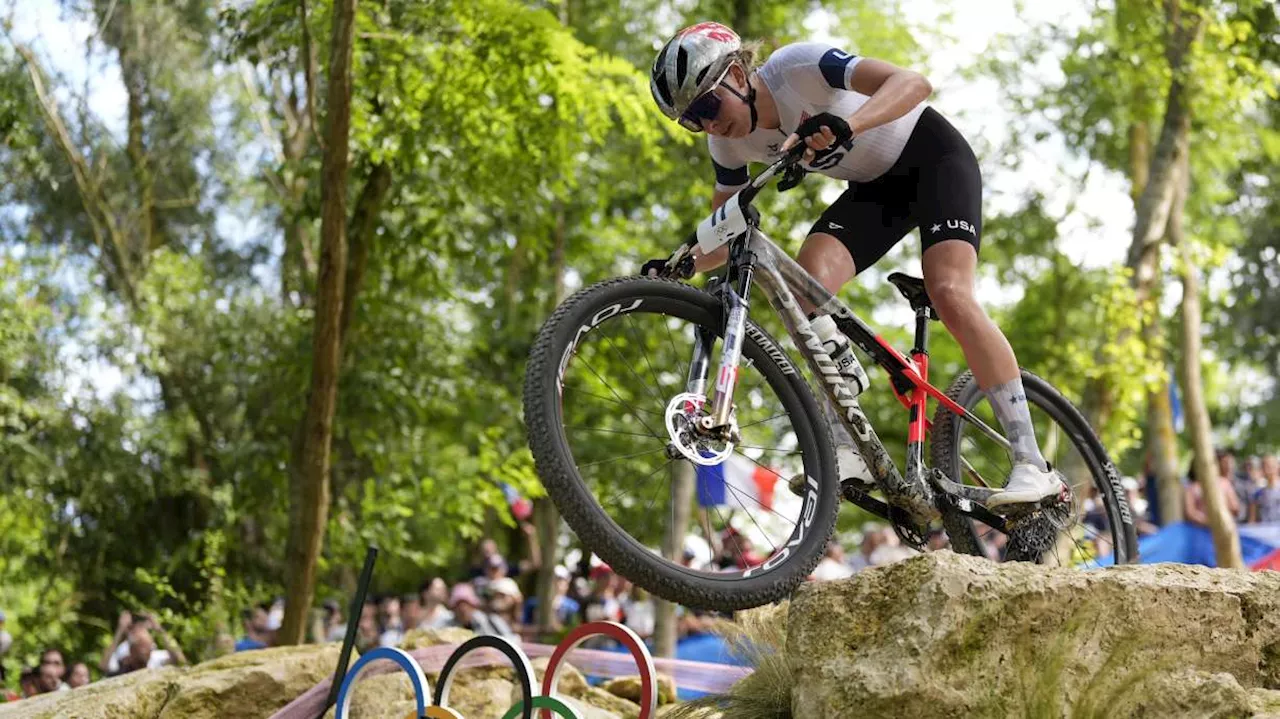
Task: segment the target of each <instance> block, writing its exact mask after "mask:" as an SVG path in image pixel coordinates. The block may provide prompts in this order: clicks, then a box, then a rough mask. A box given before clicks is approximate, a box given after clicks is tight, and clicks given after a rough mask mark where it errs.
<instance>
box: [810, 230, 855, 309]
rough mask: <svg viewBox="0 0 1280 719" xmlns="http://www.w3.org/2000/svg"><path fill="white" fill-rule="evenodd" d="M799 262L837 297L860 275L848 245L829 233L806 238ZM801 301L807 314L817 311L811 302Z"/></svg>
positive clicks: (818, 233) (816, 233)
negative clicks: (842, 288)
mask: <svg viewBox="0 0 1280 719" xmlns="http://www.w3.org/2000/svg"><path fill="white" fill-rule="evenodd" d="M796 262H799V263H800V266H801V267H803V268H804V269H805V272H808V273H809V274H811V275H813V277H814V279H816V280H817V281H819V282H821V283H822V286H823V287H825V288H827V291H828V292H830V293H831V294H833V295H834V294H835V293H837V292H839V291H840V288H841V287H844V285H845V283H846V282H848V281H849V280H851V279H853V276H854V275H856V274H858V268H857V267H855V266H854V264H853V258H852V257H850V256H849V250H848V249H846V248H845V246H844V243H842V242H840V240H837V239H836V238H835V236H834V235H828V234H827V233H825V232H815V233H813V234H811V235H809V236H808V237H806V238H805V240H804V244H803V245H801V246H800V254H799V255H797V256H796ZM797 299H799V300H800V307H801V309H803V310H804V311H805V313H809V312H813V310H814V309H815V308H814V306H813V305H811V304H809V301H808V300H806V299H804V298H803V297H799V298H797Z"/></svg>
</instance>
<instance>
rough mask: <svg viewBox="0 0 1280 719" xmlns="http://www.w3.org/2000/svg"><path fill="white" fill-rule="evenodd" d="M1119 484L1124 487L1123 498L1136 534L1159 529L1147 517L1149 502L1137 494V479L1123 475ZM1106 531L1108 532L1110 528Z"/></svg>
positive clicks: (1142, 534) (1148, 532) (1149, 508)
mask: <svg viewBox="0 0 1280 719" xmlns="http://www.w3.org/2000/svg"><path fill="white" fill-rule="evenodd" d="M1120 486H1121V487H1123V488H1124V493H1125V499H1126V500H1127V501H1128V503H1129V509H1130V510H1131V513H1132V514H1133V525H1134V529H1135V530H1136V531H1137V533H1138V536H1139V537H1146V536H1149V535H1152V534H1155V533H1156V532H1158V531H1160V527H1159V526H1157V525H1156V524H1155V522H1152V521H1151V520H1150V519H1149V517H1150V512H1151V504H1150V503H1149V502H1148V501H1147V500H1146V499H1145V498H1143V497H1139V496H1138V487H1139V484H1138V480H1137V479H1136V478H1134V477H1123V478H1121V480H1120ZM1108 524H1109V523H1108ZM1107 533H1108V534H1109V533H1110V530H1108V532H1107Z"/></svg>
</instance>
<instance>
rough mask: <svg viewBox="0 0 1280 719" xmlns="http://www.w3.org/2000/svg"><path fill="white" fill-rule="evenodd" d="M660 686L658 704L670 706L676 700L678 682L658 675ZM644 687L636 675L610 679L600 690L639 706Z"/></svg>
mask: <svg viewBox="0 0 1280 719" xmlns="http://www.w3.org/2000/svg"><path fill="white" fill-rule="evenodd" d="M656 681H657V684H658V704H670V703H671V702H673V701H675V700H676V680H675V679H672V678H671V677H669V676H667V675H666V674H659V675H657V679H656ZM642 687H643V685H642V684H641V683H640V675H639V674H635V675H632V676H629V677H618V678H617V679H610V680H609V681H607V682H604V683H603V684H601V685H600V688H601V689H603V690H605V691H607V692H609V693H610V694H612V695H614V696H617V697H622V698H623V699H629V700H631V701H633V702H636V703H637V704H639V703H640V692H641V691H642Z"/></svg>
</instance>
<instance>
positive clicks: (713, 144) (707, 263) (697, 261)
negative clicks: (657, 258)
mask: <svg viewBox="0 0 1280 719" xmlns="http://www.w3.org/2000/svg"><path fill="white" fill-rule="evenodd" d="M707 150H708V151H709V152H710V153H711V166H712V167H713V168H714V169H715V172H716V189H715V194H713V195H712V196H711V211H712V212H715V211H716V210H718V209H720V206H721V205H723V204H724V203H725V202H727V201H728V199H729V198H730V197H733V193H735V192H737V191H738V190H741V189H742V188H743V187H746V186H747V180H748V179H749V175H748V174H747V161H746V160H744V159H742V157H740V156H739V155H738V154H737V153H735V152H734V148H733V147H732V146H731V145H729V144H728V143H727V142H725V141H723V140H721V139H720V138H717V137H708V138H707ZM693 257H694V264H693V268H694V270H695V271H696V272H706V271H707V270H714V269H715V268H717V267H719V266H720V265H723V264H724V263H725V260H727V259H728V258H729V247H728V246H727V245H726V246H724V247H720V248H718V249H716V250H715V251H714V252H712V253H711V254H709V255H703V254H702V250H699V249H697V248H694V251H693Z"/></svg>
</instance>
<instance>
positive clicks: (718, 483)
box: [697, 453, 780, 511]
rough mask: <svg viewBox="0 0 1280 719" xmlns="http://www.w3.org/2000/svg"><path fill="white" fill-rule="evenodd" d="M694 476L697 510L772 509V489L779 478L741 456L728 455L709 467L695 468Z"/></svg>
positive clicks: (774, 473)
mask: <svg viewBox="0 0 1280 719" xmlns="http://www.w3.org/2000/svg"><path fill="white" fill-rule="evenodd" d="M697 475H698V505H699V506H702V507H725V506H728V507H734V508H737V507H741V508H742V509H745V510H748V511H759V510H760V509H761V508H764V509H770V510H771V509H773V489H774V485H775V484H776V483H777V481H778V480H779V479H780V477H778V475H777V473H776V472H774V471H772V470H770V469H767V468H765V467H762V466H760V465H758V464H756V463H755V462H752V461H751V460H750V459H747V458H746V457H743V456H742V455H739V454H736V453H735V454H731V455H729V458H728V459H726V460H725V461H723V462H721V463H720V464H717V465H714V466H711V467H704V466H702V465H698V467H697Z"/></svg>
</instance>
